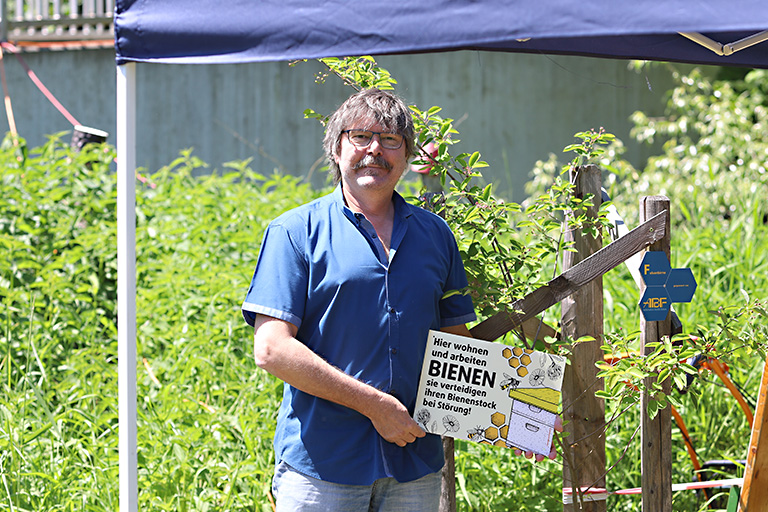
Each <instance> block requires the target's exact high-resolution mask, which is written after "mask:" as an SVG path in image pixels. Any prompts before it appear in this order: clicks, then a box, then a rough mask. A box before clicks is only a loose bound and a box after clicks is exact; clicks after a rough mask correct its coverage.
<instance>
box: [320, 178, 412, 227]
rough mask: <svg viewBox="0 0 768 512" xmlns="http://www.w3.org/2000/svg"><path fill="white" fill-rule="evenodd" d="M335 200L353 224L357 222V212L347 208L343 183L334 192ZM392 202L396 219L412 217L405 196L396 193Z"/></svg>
mask: <svg viewBox="0 0 768 512" xmlns="http://www.w3.org/2000/svg"><path fill="white" fill-rule="evenodd" d="M332 196H333V200H334V202H335V203H336V204H338V205H339V207H340V208H341V211H343V212H344V215H346V216H347V218H349V220H351V221H353V222H355V223H356V222H357V219H356V217H355V212H353V211H352V209H351V208H350V207H349V206H347V202H346V200H345V199H344V192H343V191H342V189H341V183H339V184H338V185H337V186H336V188H335V189H334V191H333V194H332ZM392 202H393V203H394V205H395V217H400V218H401V219H407V218H408V217H410V216H411V215H412V213H411V209H410V208H409V205H408V203H407V202H406V201H405V199H403V196H401V195H400V194H398V193H397V191H395V192H394V193H393V194H392Z"/></svg>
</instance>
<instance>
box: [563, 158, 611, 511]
mask: <svg viewBox="0 0 768 512" xmlns="http://www.w3.org/2000/svg"><path fill="white" fill-rule="evenodd" d="M571 181H572V182H573V183H574V184H575V186H576V190H575V196H576V197H578V198H585V197H586V196H587V195H592V196H593V198H592V203H593V206H591V207H590V208H589V210H588V215H589V216H590V217H592V218H595V217H596V216H597V212H598V210H599V208H600V202H601V193H600V191H601V187H602V185H601V183H602V181H601V177H600V169H599V168H598V167H597V166H594V165H589V166H586V167H579V168H577V169H576V171H575V172H574V171H572V173H571ZM566 240H573V241H574V243H575V249H576V252H566V253H565V255H564V256H563V270H564V271H566V270H568V269H569V268H571V267H573V266H574V265H576V264H577V263H579V262H580V261H582V260H584V259H586V258H587V257H589V256H590V255H592V254H594V253H595V252H597V251H599V250H600V248H601V247H602V241H601V239H600V237H597V238H595V237H592V236H588V235H582V234H581V232H580V230H578V229H571V230H569V231H568V232H567V234H566ZM561 324H562V333H563V336H564V337H567V338H568V339H571V340H576V339H578V338H580V337H581V336H591V337H593V338H594V339H595V340H594V341H587V342H582V343H578V344H576V345H575V346H574V347H573V353H572V355H571V364H570V365H569V366H568V367H566V370H565V375H564V377H563V386H562V390H563V395H562V396H563V419H564V420H566V423H567V424H566V426H565V431H566V432H568V434H569V435H568V437H566V438H565V443H564V444H565V450H566V452H567V453H565V454H563V487H572V488H573V489H574V494H573V503H572V504H568V505H564V510H566V511H569V512H570V511H576V510H586V511H590V512H604V511H605V509H606V503H605V501H604V500H600V501H587V502H582V501H581V499H580V497H579V496H578V494H577V492H576V490H577V489H579V488H581V487H599V488H605V436H604V431H605V402H604V401H603V400H602V399H600V398H597V397H595V392H596V391H599V390H602V389H603V381H602V379H598V378H597V372H598V370H597V367H596V366H595V362H596V361H599V360H602V357H603V354H602V351H601V350H600V345H602V338H603V280H602V277H599V278H597V279H594V280H593V281H591V282H589V283H588V284H586V285H584V286H582V287H581V288H579V289H578V290H577V291H576V292H574V293H573V294H572V295H570V296H568V297H566V298H565V299H563V301H562V313H561Z"/></svg>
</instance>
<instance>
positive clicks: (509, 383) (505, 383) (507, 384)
mask: <svg viewBox="0 0 768 512" xmlns="http://www.w3.org/2000/svg"><path fill="white" fill-rule="evenodd" d="M519 385H520V381H519V380H517V379H516V378H514V377H513V376H511V375H510V374H508V373H504V380H502V381H501V384H500V386H501V389H504V390H505V389H507V388H509V390H510V391H513V390H515V389H517V386H519Z"/></svg>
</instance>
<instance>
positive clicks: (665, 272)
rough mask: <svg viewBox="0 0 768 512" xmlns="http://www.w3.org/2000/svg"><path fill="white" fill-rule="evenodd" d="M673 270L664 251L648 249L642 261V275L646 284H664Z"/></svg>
mask: <svg viewBox="0 0 768 512" xmlns="http://www.w3.org/2000/svg"><path fill="white" fill-rule="evenodd" d="M671 270H672V266H671V265H670V264H669V259H668V258H667V254H666V253H665V252H664V251H648V252H646V253H645V256H643V261H642V262H640V275H641V276H643V281H644V282H645V285H646V286H664V283H666V282H667V277H669V273H670V271H671Z"/></svg>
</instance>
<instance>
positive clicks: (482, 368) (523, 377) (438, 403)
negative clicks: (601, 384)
mask: <svg viewBox="0 0 768 512" xmlns="http://www.w3.org/2000/svg"><path fill="white" fill-rule="evenodd" d="M564 370H565V358H563V357H561V356H557V355H553V354H548V353H545V352H539V351H535V350H530V349H523V348H520V347H509V346H507V345H502V344H500V343H491V342H488V341H482V340H476V339H473V338H466V337H464V336H457V335H453V334H447V333H444V332H439V331H429V340H428V341H427V350H426V353H425V354H424V365H423V367H422V370H421V380H420V381H419V394H418V396H417V398H416V409H415V412H414V415H413V418H414V420H416V422H418V423H419V425H421V427H422V428H423V429H424V430H426V431H427V432H428V433H431V434H439V435H442V436H449V437H454V438H456V439H468V440H471V441H475V442H479V443H485V444H491V445H494V446H503V447H507V448H520V449H522V450H525V451H532V452H534V453H538V454H541V455H545V456H546V455H549V452H550V449H551V446H552V436H553V435H554V425H555V418H556V414H557V412H558V410H559V408H560V396H561V395H560V388H561V386H562V383H563V371H564Z"/></svg>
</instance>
